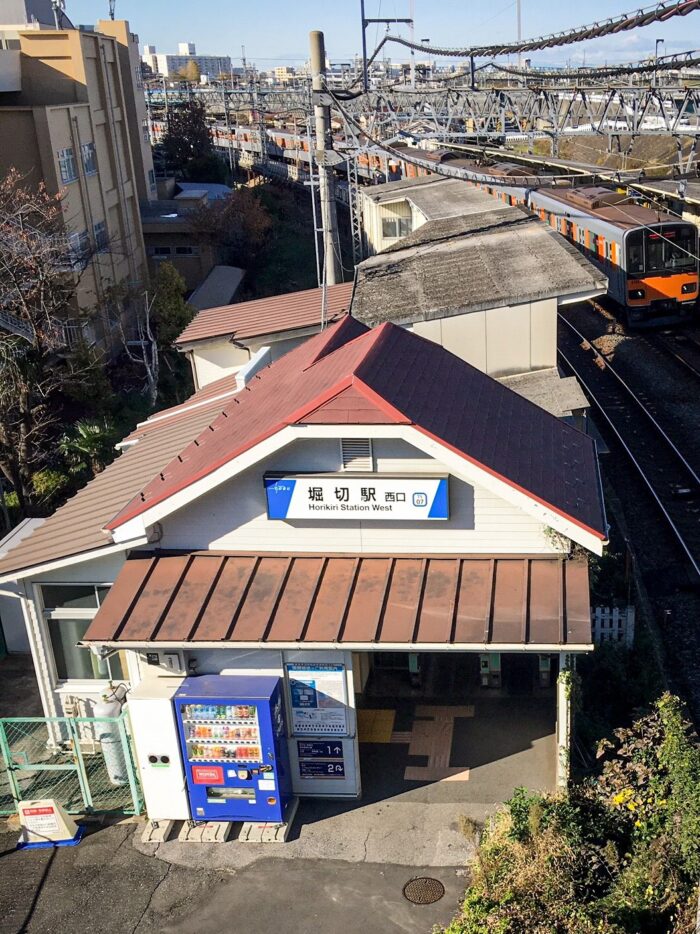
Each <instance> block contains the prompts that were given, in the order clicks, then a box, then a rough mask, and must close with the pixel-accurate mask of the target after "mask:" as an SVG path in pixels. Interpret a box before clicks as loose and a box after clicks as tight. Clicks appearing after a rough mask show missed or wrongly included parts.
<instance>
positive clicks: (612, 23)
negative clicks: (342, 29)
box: [383, 0, 700, 58]
mask: <svg viewBox="0 0 700 934" xmlns="http://www.w3.org/2000/svg"><path fill="white" fill-rule="evenodd" d="M698 9H700V0H680V2H677V0H673V2H671V0H665V2H662V3H658V4H654V6H650V7H645V8H643V9H641V10H636V11H634V12H631V13H622V14H620V15H618V16H615V17H611V18H610V19H606V20H604V21H603V22H601V23H592V24H590V25H588V26H578V27H576V28H574V29H568V30H564V31H562V32H556V33H550V34H549V35H546V36H538V37H537V38H535V39H526V40H525V41H524V42H512V43H507V44H500V45H480V46H470V47H467V48H447V47H440V46H430V45H425V44H424V43H422V42H421V43H418V42H411V41H410V40H409V39H403V38H402V37H401V36H393V35H387V36H386V37H385V38H384V40H383V42H396V43H398V44H399V45H403V46H405V47H406V48H409V49H415V50H421V51H424V52H430V53H431V54H432V55H439V56H446V57H449V56H456V57H458V58H472V57H473V58H484V57H485V56H489V55H511V54H514V53H518V52H536V51H538V50H541V49H551V48H555V47H557V46H561V45H571V44H573V43H575V42H582V41H584V40H585V39H600V38H601V37H603V36H610V35H613V34H616V33H619V32H627V31H629V30H630V29H637V28H639V27H640V26H649V25H651V24H652V23H665V22H667V21H668V20H669V19H673V18H674V17H676V16H687V15H688V14H689V13H693V12H694V11H695V10H698Z"/></svg>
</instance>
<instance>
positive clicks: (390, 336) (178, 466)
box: [106, 317, 606, 539]
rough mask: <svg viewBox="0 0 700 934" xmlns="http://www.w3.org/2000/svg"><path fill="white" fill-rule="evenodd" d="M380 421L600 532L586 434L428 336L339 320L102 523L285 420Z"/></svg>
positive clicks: (264, 375) (187, 480) (205, 470)
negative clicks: (418, 435)
mask: <svg viewBox="0 0 700 934" xmlns="http://www.w3.org/2000/svg"><path fill="white" fill-rule="evenodd" d="M370 411H371V412H372V415H371V416H370V414H369V412H370ZM377 421H381V422H383V423H391V424H405V425H413V426H414V427H415V428H416V429H417V430H419V431H422V432H423V433H425V434H426V435H428V436H429V437H431V438H433V439H435V440H437V441H439V442H440V443H441V444H444V445H446V446H448V447H449V448H451V449H452V450H453V451H454V452H455V453H457V454H458V455H460V456H461V457H463V458H465V459H466V460H468V461H470V462H472V463H474V464H476V465H477V466H479V467H480V468H482V469H484V470H486V471H488V472H489V473H491V474H492V475H494V476H496V477H498V478H499V479H501V480H503V481H504V482H505V483H507V484H509V485H510V486H512V487H514V488H516V489H518V490H520V491H521V492H524V493H526V494H527V495H528V496H530V497H531V498H533V499H535V500H537V501H539V502H541V503H543V504H544V505H546V506H547V507H549V508H551V509H552V510H554V511H555V512H557V513H559V514H560V515H563V516H565V517H566V518H568V519H570V520H571V521H573V522H574V523H576V524H577V525H579V526H580V527H582V528H584V529H586V530H587V531H589V532H592V533H593V534H594V535H596V536H597V537H598V538H601V539H604V538H605V536H606V524H605V517H604V510H603V503H602V498H601V493H600V484H599V476H598V465H597V457H596V452H595V444H594V442H593V440H592V439H591V438H589V437H588V436H587V435H585V434H583V433H582V432H580V431H578V430H577V429H575V428H572V427H571V426H569V425H567V424H565V423H564V422H562V421H561V420H559V419H557V418H555V417H554V416H553V415H550V414H549V413H547V412H545V411H544V410H543V409H541V408H539V406H536V405H534V404H533V403H531V402H528V401H527V400H526V399H524V398H523V397H522V396H519V395H517V394H516V393H514V392H512V391H511V390H510V389H508V388H507V387H505V386H503V385H502V384H501V383H499V382H497V381H496V380H494V379H492V378H491V377H489V376H487V375H485V374H484V373H482V372H481V371H480V370H477V369H476V368H474V367H472V366H470V365H469V364H468V363H465V361H463V360H461V359H460V358H459V357H456V356H454V355H453V354H451V353H449V352H448V351H446V350H445V349H444V348H442V347H440V346H439V345H437V344H435V343H433V342H432V341H428V340H425V339H424V338H421V337H418V336H417V335H416V334H413V333H412V332H409V331H406V330H404V329H403V328H400V327H397V326H396V325H393V324H389V323H387V324H383V325H381V326H380V327H378V328H375V329H374V330H368V329H367V328H366V327H365V326H364V325H362V324H361V323H360V322H358V321H356V320H355V319H353V318H347V317H346V318H343V319H341V321H340V322H338V323H337V324H336V325H333V326H332V327H330V328H328V329H327V330H325V331H322V332H321V333H319V334H318V335H316V336H315V337H313V338H310V339H309V340H307V341H306V342H304V343H303V344H302V345H301V346H299V347H298V348H296V349H295V350H293V351H291V352H290V353H288V354H286V355H285V356H284V357H282V358H281V359H280V360H278V361H276V362H275V363H273V364H272V365H270V366H269V367H267V368H266V369H264V370H262V371H261V372H259V373H258V374H257V375H256V376H255V377H254V379H253V380H251V382H250V384H249V385H248V386H247V387H246V390H245V391H244V392H243V393H240V394H238V395H236V396H234V397H233V398H232V399H231V400H230V401H229V402H228V404H226V405H225V406H224V408H223V411H222V412H221V414H220V415H219V416H218V417H217V418H216V419H214V421H212V422H211V424H210V425H209V426H208V427H207V428H206V429H205V430H204V431H203V432H202V433H201V434H200V435H199V437H198V438H196V440H195V441H194V442H193V443H191V444H189V445H188V446H187V447H185V448H184V449H183V450H182V451H181V452H179V454H178V456H177V457H176V458H174V459H173V460H172V461H171V462H170V463H169V464H168V465H167V466H166V467H165V468H163V469H162V470H161V471H160V472H159V473H158V474H157V475H155V476H154V477H153V479H151V481H150V482H149V483H147V484H146V485H145V486H144V487H143V489H142V490H141V492H140V493H139V495H138V496H135V497H134V498H133V499H131V501H130V502H129V503H128V504H127V505H126V506H124V508H123V509H122V510H121V511H120V512H119V514H118V515H117V516H116V517H115V518H114V519H112V521H110V522H109V523H108V524H107V526H106V527H107V528H108V529H115V528H117V527H118V526H120V525H122V524H123V523H125V522H127V521H128V520H129V519H132V518H134V517H136V516H138V515H140V514H141V513H143V512H144V511H146V510H147V509H149V508H150V507H152V506H154V505H156V504H157V503H160V502H162V501H164V500H165V499H167V498H168V497H170V496H172V495H173V494H175V493H177V492H179V491H180V490H183V489H185V488H187V487H189V486H191V485H192V484H193V483H195V482H196V481H198V480H200V479H202V478H204V477H206V476H208V475H210V474H211V473H213V472H214V471H215V470H216V469H218V468H219V467H221V466H223V465H224V464H226V463H229V462H230V461H232V460H233V459H234V458H236V457H238V456H239V455H241V454H243V453H244V452H246V451H248V450H250V449H251V448H253V447H254V446H255V445H256V444H259V443H260V442H261V441H263V440H265V439H266V438H269V437H271V436H272V435H274V434H276V433H277V432H278V431H280V430H281V429H282V428H284V427H285V426H287V425H294V424H303V423H307V422H314V423H319V422H323V423H326V424H348V423H352V424H367V423H368V422H377Z"/></svg>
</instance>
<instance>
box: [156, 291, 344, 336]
mask: <svg viewBox="0 0 700 934" xmlns="http://www.w3.org/2000/svg"><path fill="white" fill-rule="evenodd" d="M352 287H353V284H352V282H341V283H339V284H338V285H329V286H328V287H327V296H326V320H327V321H335V320H337V318H338V317H339V316H340V315H341V314H344V313H345V312H347V311H348V309H349V307H350V298H351V296H352ZM322 294H323V290H322V289H306V290H305V291H303V292H287V293H286V294H285V295H273V296H271V297H270V298H258V299H255V300H254V301H252V302H240V303H237V304H235V305H222V306H220V307H219V308H206V309H204V311H200V312H199V314H198V315H196V316H195V318H194V319H193V320H192V321H191V322H190V323H189V324H188V325H187V327H186V328H185V330H184V331H183V332H182V334H180V336H179V337H178V338H177V340H176V341H175V344H176V345H182V344H190V343H192V342H193V341H202V340H211V338H214V337H226V336H229V335H232V336H234V337H235V338H236V339H237V340H245V339H247V338H250V337H261V336H262V335H263V334H275V333H277V332H279V331H295V330H298V329H299V328H306V327H311V326H313V325H318V324H320V323H321V302H322Z"/></svg>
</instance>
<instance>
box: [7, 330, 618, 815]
mask: <svg viewBox="0 0 700 934" xmlns="http://www.w3.org/2000/svg"><path fill="white" fill-rule="evenodd" d="M241 380H243V383H244V385H243V386H242V387H241ZM120 447H121V454H120V456H119V457H118V458H117V459H116V460H115V462H114V463H113V464H111V465H110V466H109V467H107V468H106V470H104V471H103V472H102V473H101V474H99V475H98V476H97V477H96V478H95V479H94V480H93V481H91V482H90V483H89V484H88V485H87V486H86V487H85V488H84V489H83V490H81V491H80V492H79V493H77V494H76V495H75V496H74V497H73V498H72V499H71V500H70V501H69V502H68V503H66V504H65V505H64V506H63V507H61V508H60V509H59V510H58V511H57V512H56V513H55V514H54V515H53V516H51V517H50V518H48V519H47V520H46V521H45V522H44V523H43V524H42V525H41V526H39V527H38V528H36V529H35V530H34V531H33V532H32V533H31V534H30V535H28V536H27V537H26V538H24V539H23V540H21V541H20V542H19V543H18V544H17V545H16V547H14V548H13V549H12V550H11V551H10V552H9V553H8V554H6V555H5V556H4V557H3V558H2V559H0V583H2V582H5V581H9V580H12V581H15V582H17V585H18V587H19V589H20V593H21V603H22V607H23V612H24V618H25V624H26V628H27V634H28V638H29V641H30V645H31V651H32V655H33V659H34V665H35V668H36V672H37V678H38V682H39V687H40V692H41V697H42V703H43V707H44V711H45V713H46V715H47V716H53V715H60V714H61V713H62V711H64V710H65V709H66V708H67V707H70V709H71V710H75V709H76V708H77V709H79V710H83V711H85V712H86V713H89V712H90V710H91V709H92V705H93V704H94V702H95V701H96V700H97V699H98V698H99V697H100V695H101V694H102V693H103V692H104V691H105V690H106V689H107V687H108V685H109V684H110V681H111V682H114V681H122V680H123V681H125V682H126V683H127V684H128V685H129V686H130V687H131V689H134V688H135V687H136V686H137V685H140V684H145V683H147V682H149V681H155V680H157V679H163V678H168V677H173V676H179V675H183V674H184V675H203V674H251V673H256V674H266V675H269V674H272V675H276V676H278V677H279V678H280V679H282V684H283V689H284V696H285V698H286V711H287V713H286V716H287V722H286V726H287V734H288V737H289V738H288V744H289V752H290V760H291V770H292V782H293V790H294V792H295V794H297V795H299V796H302V797H303V796H317V795H321V796H334V797H347V798H354V797H357V796H359V795H360V794H361V793H363V791H364V793H365V794H370V793H371V794H374V795H375V796H376V795H377V794H378V793H381V794H385V795H393V794H396V793H400V792H401V791H402V790H404V791H405V790H406V789H407V788H415V787H419V786H431V787H437V788H443V787H446V786H444V785H443V783H450V784H449V787H450V788H453V787H455V786H454V785H453V784H451V783H455V782H456V783H458V787H459V789H460V794H463V795H464V796H465V797H468V795H469V787H470V781H469V778H470V769H473V768H474V766H475V765H477V764H479V763H477V762H476V761H474V760H475V753H474V750H475V749H476V746H477V745H478V743H477V734H480V735H481V736H482V738H483V736H484V735H486V736H488V738H489V740H488V741H489V743H490V747H489V748H490V749H491V758H492V760H493V761H492V765H493V768H494V769H495V770H496V772H490V773H489V778H488V781H490V782H493V783H495V784H497V781H496V779H495V778H494V775H496V774H497V772H498V768H499V762H500V760H502V759H503V758H504V757H507V756H511V755H512V754H513V753H514V752H515V751H516V750H518V749H528V748H530V747H531V746H532V744H533V733H532V730H533V729H534V730H535V732H536V735H537V737H538V742H539V743H540V748H541V750H542V754H541V756H540V759H539V760H538V762H539V766H538V768H539V769H540V771H539V772H537V773H536V774H535V775H534V778H533V775H532V774H530V775H529V776H528V777H529V779H530V783H531V784H532V782H534V783H535V786H537V785H539V786H540V787H551V786H553V785H554V784H555V783H556V781H557V780H558V781H563V780H564V778H565V775H566V769H567V763H568V742H569V723H570V710H569V698H568V692H567V690H566V688H565V684H564V679H559V680H558V679H557V675H558V674H559V673H560V672H562V671H563V670H564V669H565V668H568V667H570V666H571V665H572V664H573V662H574V659H575V657H576V656H577V655H579V654H580V653H585V652H589V651H591V650H592V647H593V646H592V639H591V622H590V606H589V586H588V564H587V558H586V556H587V555H588V554H597V555H599V554H601V553H602V549H603V546H604V543H605V540H606V535H607V526H606V519H605V514H604V505H603V499H602V491H601V484H600V478H599V473H598V463H597V456H596V449H595V443H594V441H593V440H592V439H591V438H590V437H588V436H587V435H586V434H584V433H583V432H581V431H578V430H577V429H576V428H574V427H572V426H571V425H569V424H567V423H566V422H565V421H564V420H562V419H561V418H557V417H555V416H554V415H552V414H550V413H548V412H547V411H545V410H544V409H543V408H541V407H539V406H537V405H535V404H533V403H532V402H530V401H528V400H527V399H525V398H523V397H522V396H521V395H519V394H517V393H516V392H514V391H512V390H511V389H509V388H508V387H507V386H505V385H503V384H502V383H501V382H499V381H497V380H495V379H493V378H492V377H490V376H489V375H487V374H485V373H484V372H482V371H481V370H479V369H478V368H476V367H474V366H472V365H471V364H469V363H467V362H466V361H465V360H463V359H461V358H460V357H459V356H457V355H455V354H453V353H451V352H450V351H448V350H446V349H445V348H444V347H441V346H440V345H439V344H438V343H436V342H434V341H431V340H428V339H426V338H424V337H421V336H419V335H418V334H416V333H412V332H411V331H410V330H408V329H405V328H402V327H399V326H397V325H394V324H391V323H384V324H382V325H380V326H379V327H376V328H374V329H369V328H368V327H367V326H366V325H365V324H363V323H361V322H359V321H358V320H356V319H354V318H353V317H350V316H347V315H344V316H342V317H341V318H340V319H339V320H338V321H336V322H335V323H332V324H331V325H330V326H328V327H326V328H324V329H323V330H322V331H321V332H320V333H317V334H315V335H313V336H310V337H308V338H307V339H306V340H305V341H303V342H302V343H300V344H299V345H298V346H296V347H294V348H293V349H292V350H290V351H289V352H288V353H286V354H285V355H284V356H282V357H280V358H279V359H277V360H275V361H273V362H272V363H270V364H268V365H267V366H265V367H263V368H261V369H259V370H258V371H257V372H254V373H250V372H249V373H248V374H247V375H244V376H243V377H241V374H240V372H239V373H233V374H229V375H226V376H224V377H222V378H220V379H217V380H214V381H212V382H209V383H208V384H207V385H206V386H204V387H203V388H201V389H199V390H197V391H196V392H195V394H194V395H193V396H192V397H191V398H190V399H189V400H188V401H187V402H186V403H184V404H183V405H180V406H177V407H175V408H173V409H170V410H167V411H164V412H160V413H157V414H156V415H154V416H152V417H151V418H150V419H149V420H148V421H146V422H144V423H143V424H141V425H140V426H138V428H137V429H136V430H135V431H134V432H132V434H131V435H130V436H128V437H127V438H126V439H125V440H124V441H123V442H122V444H121V446H120ZM300 670H304V671H306V672H308V671H314V670H315V671H317V672H318V673H319V675H318V677H319V678H320V677H321V676H322V675H323V676H324V677H331V675H332V676H333V677H334V678H335V679H336V682H337V683H336V686H335V693H334V697H335V703H334V718H335V719H334V721H333V728H332V729H331V727H330V726H329V727H328V732H329V735H330V736H332V737H334V738H335V739H336V740H337V739H341V740H342V744H343V762H342V773H341V774H340V775H336V776H334V777H333V779H332V780H329V779H328V777H326V776H320V775H318V773H317V772H313V770H312V771H311V772H309V771H308V770H305V768H304V765H303V763H302V761H301V749H302V748H303V747H302V746H300V738H299V735H298V733H297V732H296V713H297V711H296V707H297V706H298V699H297V698H295V696H294V695H293V694H292V693H291V692H290V672H292V671H293V672H296V676H297V677H298V676H299V674H298V673H299V671H300ZM533 723H535V724H536V726H535V727H533ZM470 731H471V732H470ZM474 731H476V733H475V732H474ZM459 737H461V740H462V741H461V742H460V743H458V742H457V739H458V738H459ZM302 738H304V737H302ZM305 738H306V739H308V735H306V737H305ZM455 749H457V750H460V751H459V752H458V754H456V753H455V751H454V750H455ZM470 756H471V759H470ZM482 764H483V763H482ZM516 773H517V774H516V775H515V778H514V784H522V783H523V775H522V773H518V772H517V770H516ZM379 781H382V782H384V783H385V784H384V785H382V786H381V789H380V792H378V791H377V786H376V783H377V782H379ZM502 786H503V782H501V785H498V788H499V794H500V793H501V791H502V793H503V794H504V795H506V794H507V793H508V791H509V789H508V788H507V787H502ZM512 787H513V784H511V787H510V790H512ZM460 800H461V799H460ZM147 805H148V802H147Z"/></svg>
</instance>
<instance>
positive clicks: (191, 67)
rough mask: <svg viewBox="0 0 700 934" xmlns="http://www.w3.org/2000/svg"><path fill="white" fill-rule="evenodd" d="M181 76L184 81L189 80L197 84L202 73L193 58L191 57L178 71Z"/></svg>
mask: <svg viewBox="0 0 700 934" xmlns="http://www.w3.org/2000/svg"><path fill="white" fill-rule="evenodd" d="M180 75H181V76H182V78H184V80H185V81H190V82H191V83H192V84H199V80H200V78H201V77H202V73H201V71H200V70H199V65H198V64H197V62H196V61H195V60H194V59H191V60H190V61H189V62H188V63H187V64H186V65H185V67H184V68H183V69H182V71H181V72H180Z"/></svg>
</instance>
